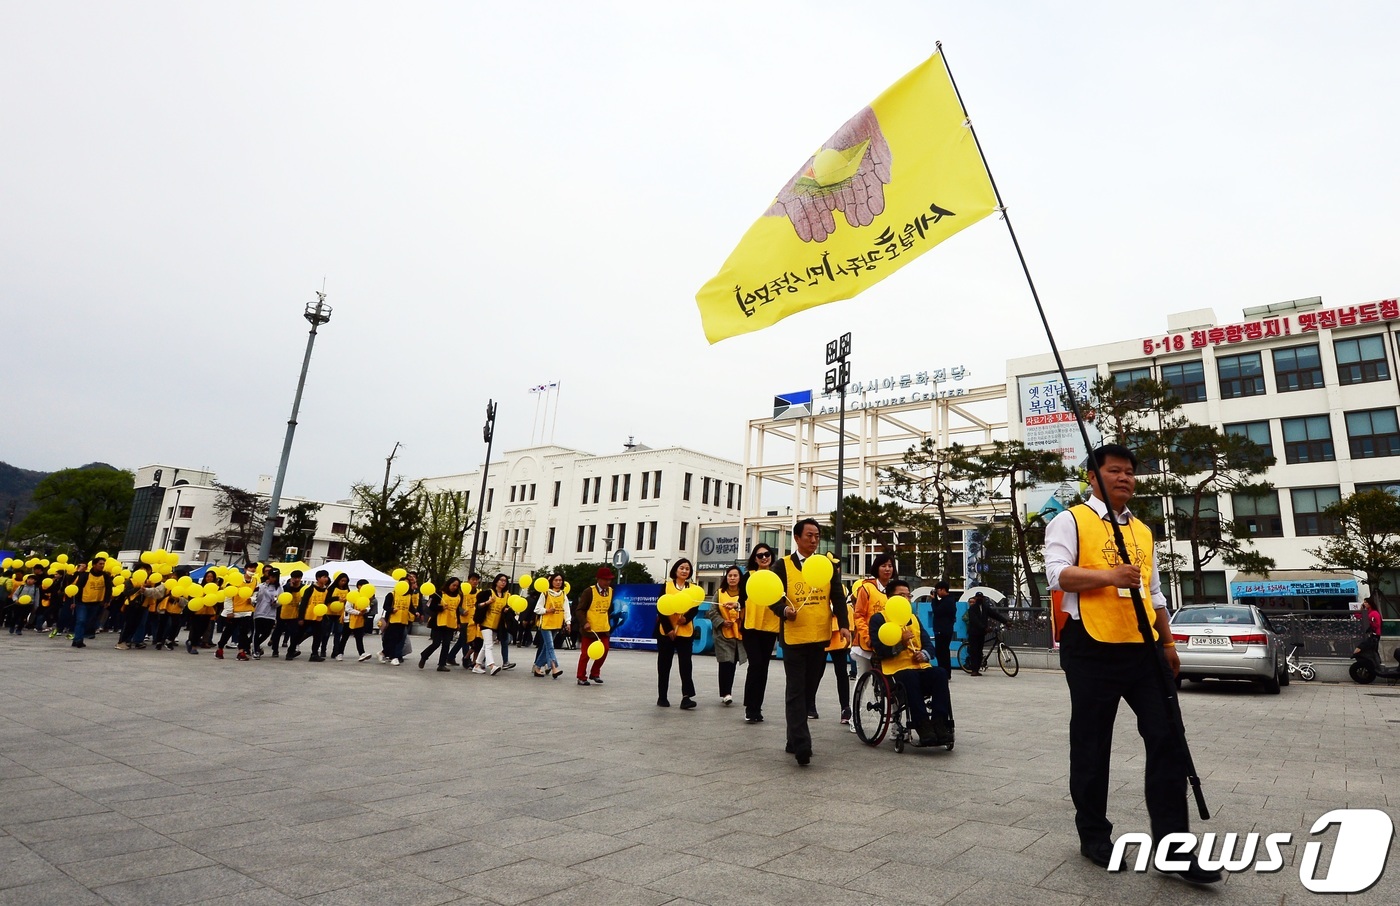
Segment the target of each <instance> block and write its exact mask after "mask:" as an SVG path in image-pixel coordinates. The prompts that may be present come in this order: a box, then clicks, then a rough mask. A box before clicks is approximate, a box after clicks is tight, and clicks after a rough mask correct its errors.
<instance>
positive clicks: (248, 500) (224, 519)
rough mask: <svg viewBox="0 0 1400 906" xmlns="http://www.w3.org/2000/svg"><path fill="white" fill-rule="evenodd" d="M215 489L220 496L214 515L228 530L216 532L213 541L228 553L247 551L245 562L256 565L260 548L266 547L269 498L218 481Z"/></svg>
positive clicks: (216, 500) (215, 483)
mask: <svg viewBox="0 0 1400 906" xmlns="http://www.w3.org/2000/svg"><path fill="white" fill-rule="evenodd" d="M214 487H215V488H217V489H218V491H219V496H218V497H216V498H215V499H214V513H215V514H216V515H217V516H218V517H219V522H220V523H222V524H223V526H224V527H223V528H221V529H219V530H218V531H217V532H215V533H214V534H213V535H212V536H211V538H210V540H212V541H217V542H219V543H220V544H219V546H220V548H222V549H223V550H225V551H227V550H229V549H230V547H233V546H237V547H238V548H239V549H241V550H242V551H243V558H242V559H243V562H244V563H252V562H253V561H254V560H255V559H257V549H258V547H259V546H261V545H262V535H263V525H264V524H265V521H266V517H267V498H266V497H263V496H261V495H259V494H254V493H253V492H252V491H245V490H243V489H242V488H239V487H235V486H233V485H231V484H221V483H220V482H217V481H216V482H214Z"/></svg>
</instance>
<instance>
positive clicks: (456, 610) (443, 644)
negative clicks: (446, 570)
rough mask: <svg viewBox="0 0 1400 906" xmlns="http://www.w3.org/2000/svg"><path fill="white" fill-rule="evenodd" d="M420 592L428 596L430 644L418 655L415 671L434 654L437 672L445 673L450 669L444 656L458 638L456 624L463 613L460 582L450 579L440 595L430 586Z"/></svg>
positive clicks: (429, 583) (453, 578)
mask: <svg viewBox="0 0 1400 906" xmlns="http://www.w3.org/2000/svg"><path fill="white" fill-rule="evenodd" d="M422 591H423V594H425V595H427V596H428V607H427V615H428V626H429V627H430V628H431V632H432V644H430V645H429V646H428V647H427V648H424V649H423V653H422V654H420V655H418V669H419V670H422V669H423V668H424V667H426V666H428V658H430V657H432V655H433V652H434V651H437V652H438V665H437V669H438V672H439V673H447V672H449V671H450V670H451V669H452V668H451V667H449V666H447V656H448V653H449V652H450V650H451V648H452V637H453V636H455V635H456V634H457V621H458V618H459V615H460V614H461V612H462V580H461V579H458V578H457V577H456V576H449V577H448V579H447V581H446V582H444V583H443V584H442V590H441V591H438V589H437V588H436V587H435V586H434V585H433V583H431V582H426V583H424V584H423V588H422Z"/></svg>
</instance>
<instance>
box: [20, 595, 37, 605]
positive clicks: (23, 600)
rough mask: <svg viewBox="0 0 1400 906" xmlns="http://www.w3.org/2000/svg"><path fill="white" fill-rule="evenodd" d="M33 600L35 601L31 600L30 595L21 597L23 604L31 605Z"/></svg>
mask: <svg viewBox="0 0 1400 906" xmlns="http://www.w3.org/2000/svg"><path fill="white" fill-rule="evenodd" d="M33 600H34V599H33V598H31V597H30V596H29V595H20V596H19V602H20V603H21V604H29V603H31V602H32V601H33Z"/></svg>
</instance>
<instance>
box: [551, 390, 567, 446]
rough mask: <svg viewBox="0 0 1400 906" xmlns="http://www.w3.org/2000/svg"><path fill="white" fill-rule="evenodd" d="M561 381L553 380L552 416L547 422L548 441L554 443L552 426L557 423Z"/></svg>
mask: <svg viewBox="0 0 1400 906" xmlns="http://www.w3.org/2000/svg"><path fill="white" fill-rule="evenodd" d="M563 383H564V382H563V381H555V382H554V418H552V419H550V422H549V442H550V443H551V444H552V443H554V426H555V425H557V424H559V388H560V386H562V385H563Z"/></svg>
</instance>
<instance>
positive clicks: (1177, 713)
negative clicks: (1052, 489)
mask: <svg viewBox="0 0 1400 906" xmlns="http://www.w3.org/2000/svg"><path fill="white" fill-rule="evenodd" d="M934 46H935V47H936V48H937V53H938V57H939V59H940V60H942V61H943V71H944V72H946V73H948V82H949V83H950V84H951V85H952V86H953V93H954V94H955V95H957V98H958V107H959V108H961V109H962V113H963V117H964V118H965V119H966V121H967V128H968V131H970V132H971V133H972V141H973V143H974V144H975V145H976V146H977V155H978V156H979V157H980V158H981V159H982V167H983V169H984V170H986V171H987V181H988V182H990V183H991V185H992V194H993V195H995V196H996V201H997V210H998V211H1000V212H1001V218H1002V220H1004V221H1006V231H1007V232H1008V233H1010V234H1011V244H1012V245H1013V246H1014V247H1015V249H1016V258H1017V260H1019V261H1020V262H1021V273H1023V274H1025V277H1026V285H1027V286H1028V287H1030V291H1031V298H1032V299H1034V300H1035V310H1036V312H1037V313H1038V314H1039V315H1040V323H1041V326H1043V327H1044V328H1045V339H1046V340H1048V341H1049V342H1050V351H1051V353H1053V354H1054V357H1055V367H1056V368H1057V369H1058V370H1059V372H1060V380H1061V381H1062V382H1064V386H1065V395H1066V398H1067V399H1068V401H1069V407H1070V411H1071V412H1072V413H1073V414H1074V420H1075V423H1076V424H1077V425H1078V426H1079V435H1080V437H1081V438H1083V440H1084V449H1085V450H1086V451H1087V452H1088V453H1089V456H1088V466H1089V470H1090V471H1091V472H1093V473H1094V481H1095V482H1096V483H1097V484H1098V487H1099V490H1100V493H1102V494H1103V499H1104V503H1105V505H1107V504H1108V491H1107V485H1105V484H1104V483H1103V476H1102V475H1100V474H1099V465H1098V463H1097V462H1096V461H1095V460H1094V456H1093V444H1092V443H1091V442H1090V440H1089V429H1088V427H1087V426H1086V425H1085V423H1084V415H1083V413H1082V412H1081V410H1080V407H1079V402H1078V400H1076V399H1075V396H1074V387H1073V386H1072V385H1071V384H1070V382H1069V372H1067V371H1066V370H1065V362H1064V359H1063V358H1062V357H1061V356H1060V347H1059V345H1058V344H1057V343H1056V342H1055V334H1054V332H1053V331H1051V329H1050V320H1049V318H1047V317H1046V315H1045V307H1044V306H1043V305H1041V303H1040V293H1038V292H1037V291H1036V288H1035V280H1033V279H1032V278H1031V270H1030V267H1029V266H1028V265H1027V264H1026V256H1025V254H1023V253H1022V251H1021V242H1020V240H1019V239H1017V238H1016V228H1015V227H1013V226H1012V225H1011V215H1010V213H1008V212H1007V210H1006V203H1005V202H1003V201H1002V198H1001V190H1000V189H998V188H997V181H996V177H994V176H993V175H992V168H991V167H990V166H989V165H988V164H987V155H986V152H984V151H983V150H982V141H981V140H980V139H979V138H978V137H977V129H976V128H975V127H974V126H973V125H972V119H971V117H969V116H968V115H967V105H966V104H965V103H963V98H962V92H961V91H960V90H959V89H958V82H957V80H956V79H954V78H953V70H952V69H951V68H950V67H949V66H948V56H947V54H945V53H944V52H943V42H942V41H935V42H934ZM1112 517H1113V518H1111V519H1109V520H1108V523H1109V525H1111V526H1113V540H1114V543H1115V544H1117V546H1118V556H1119V558H1120V561H1121V562H1123V563H1131V562H1132V560H1131V559H1130V558H1129V557H1128V547H1127V544H1126V543H1125V542H1124V540H1123V530H1122V528H1121V527H1120V526H1119V524H1118V514H1116V513H1113V514H1112ZM1131 591H1132V598H1133V610H1134V611H1135V612H1136V614H1137V623H1138V632H1139V633H1140V634H1141V635H1142V640H1143V642H1145V643H1146V644H1147V647H1148V648H1149V649H1151V651H1152V653H1153V655H1154V657H1155V659H1156V662H1157V663H1156V666H1157V671H1156V673H1157V678H1158V680H1159V681H1160V685H1161V687H1162V695H1163V697H1164V698H1165V699H1166V700H1167V702H1168V708H1169V711H1170V713H1171V717H1172V720H1171V723H1172V730H1173V731H1174V734H1175V736H1176V740H1177V744H1178V745H1180V746H1181V754H1182V755H1183V756H1184V757H1185V759H1186V779H1187V780H1188V781H1189V782H1190V784H1191V792H1192V794H1193V795H1194V796H1195V798H1196V808H1197V810H1198V811H1199V812H1200V814H1201V819H1202V820H1209V819H1210V809H1208V808H1207V807H1206V797H1205V793H1203V792H1202V791H1201V778H1200V777H1199V776H1197V774H1196V764H1195V761H1194V760H1193V759H1192V758H1191V748H1190V746H1189V745H1188V744H1187V742H1186V725H1185V722H1184V720H1183V718H1182V716H1181V702H1180V701H1179V700H1178V699H1177V696H1176V683H1175V681H1174V680H1173V679H1172V678H1171V669H1170V667H1169V666H1168V665H1167V658H1166V654H1165V653H1164V651H1163V650H1161V649H1159V648H1158V647H1157V645H1155V644H1154V643H1153V639H1152V628H1151V623H1150V622H1149V621H1148V619H1147V608H1146V605H1145V604H1144V603H1143V600H1142V589H1141V588H1139V587H1134V588H1133V589H1132V590H1131Z"/></svg>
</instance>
